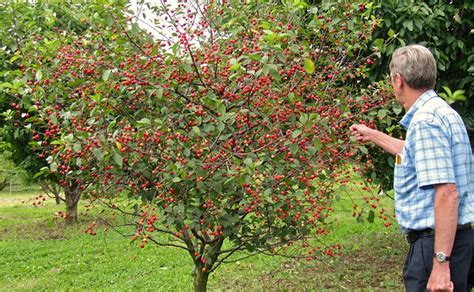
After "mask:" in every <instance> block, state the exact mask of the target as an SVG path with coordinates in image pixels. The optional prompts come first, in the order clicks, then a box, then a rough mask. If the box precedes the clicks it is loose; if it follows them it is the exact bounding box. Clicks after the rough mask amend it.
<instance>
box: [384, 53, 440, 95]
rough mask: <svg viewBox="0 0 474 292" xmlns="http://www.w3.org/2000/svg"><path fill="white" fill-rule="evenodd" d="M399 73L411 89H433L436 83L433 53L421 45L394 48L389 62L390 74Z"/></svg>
mask: <svg viewBox="0 0 474 292" xmlns="http://www.w3.org/2000/svg"><path fill="white" fill-rule="evenodd" d="M397 73H398V74H400V75H402V77H403V80H405V82H406V83H407V84H408V86H410V87H411V88H413V89H425V90H426V89H433V88H434V86H435V84H436V61H435V59H434V57H433V54H432V53H431V52H430V50H428V49H427V48H425V47H423V46H421V45H410V46H406V47H401V48H398V49H396V50H395V52H393V55H392V61H391V62H390V76H391V77H392V78H393V76H395V75H396V74H397Z"/></svg>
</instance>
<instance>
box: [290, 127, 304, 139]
mask: <svg viewBox="0 0 474 292" xmlns="http://www.w3.org/2000/svg"><path fill="white" fill-rule="evenodd" d="M301 133H302V132H301V130H299V129H296V130H294V131H293V133H291V137H292V138H296V137H298V136H299V135H300V134H301Z"/></svg>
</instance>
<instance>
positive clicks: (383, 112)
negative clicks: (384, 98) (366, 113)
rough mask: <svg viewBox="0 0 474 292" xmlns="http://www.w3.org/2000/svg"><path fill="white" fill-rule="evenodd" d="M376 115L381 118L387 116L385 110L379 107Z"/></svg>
mask: <svg viewBox="0 0 474 292" xmlns="http://www.w3.org/2000/svg"><path fill="white" fill-rule="evenodd" d="M377 116H378V117H379V118H381V119H383V118H385V117H386V116H387V111H386V110H384V109H380V110H379V111H378V113H377Z"/></svg>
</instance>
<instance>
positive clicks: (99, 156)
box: [92, 148, 104, 161]
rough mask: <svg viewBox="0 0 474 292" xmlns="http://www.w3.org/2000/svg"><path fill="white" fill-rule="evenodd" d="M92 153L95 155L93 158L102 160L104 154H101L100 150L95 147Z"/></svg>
mask: <svg viewBox="0 0 474 292" xmlns="http://www.w3.org/2000/svg"><path fill="white" fill-rule="evenodd" d="M92 154H94V156H95V158H97V160H99V161H102V160H104V154H102V152H101V151H100V150H99V149H97V148H94V149H92Z"/></svg>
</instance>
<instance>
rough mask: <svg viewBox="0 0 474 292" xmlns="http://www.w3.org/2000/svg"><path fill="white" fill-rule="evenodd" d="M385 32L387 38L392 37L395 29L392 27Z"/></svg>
mask: <svg viewBox="0 0 474 292" xmlns="http://www.w3.org/2000/svg"><path fill="white" fill-rule="evenodd" d="M387 34H388V37H389V38H393V37H394V36H395V31H394V30H393V29H389V30H388V33H387Z"/></svg>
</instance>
